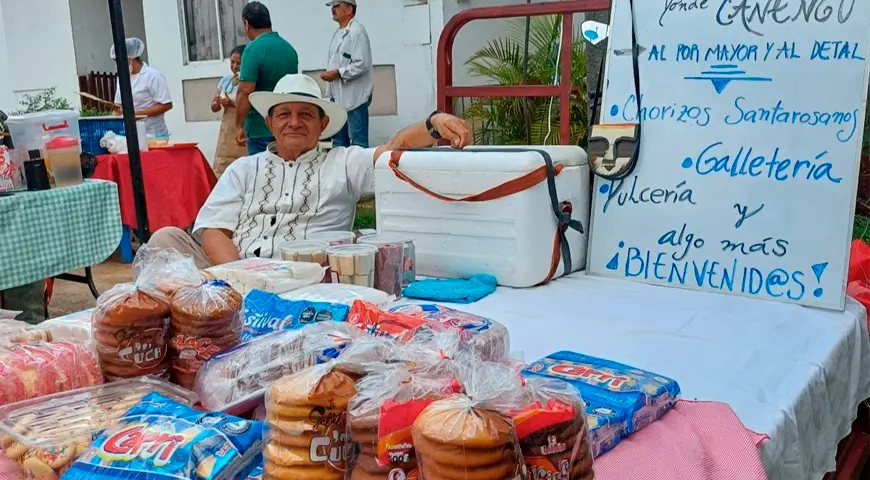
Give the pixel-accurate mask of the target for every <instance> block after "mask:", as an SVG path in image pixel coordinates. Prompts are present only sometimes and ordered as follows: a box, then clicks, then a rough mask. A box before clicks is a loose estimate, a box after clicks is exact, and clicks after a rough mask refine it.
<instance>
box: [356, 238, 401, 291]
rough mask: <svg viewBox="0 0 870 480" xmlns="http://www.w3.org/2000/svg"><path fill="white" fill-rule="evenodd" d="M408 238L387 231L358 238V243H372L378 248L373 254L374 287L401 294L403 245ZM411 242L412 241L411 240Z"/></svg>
mask: <svg viewBox="0 0 870 480" xmlns="http://www.w3.org/2000/svg"><path fill="white" fill-rule="evenodd" d="M409 242H411V241H410V240H409V239H407V238H404V237H400V236H398V235H392V234H388V233H379V234H377V235H368V236H365V237H362V238H360V239H359V244H360V245H372V246H374V247H376V248H377V249H378V253H377V254H376V255H375V288H376V289H378V290H380V291H382V292H386V293H389V294H390V295H395V296H397V297H401V296H402V286H403V284H404V280H405V268H404V267H405V245H406V244H407V243H409ZM411 243H413V242H411Z"/></svg>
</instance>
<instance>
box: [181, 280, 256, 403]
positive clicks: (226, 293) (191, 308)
mask: <svg viewBox="0 0 870 480" xmlns="http://www.w3.org/2000/svg"><path fill="white" fill-rule="evenodd" d="M170 309H171V318H172V322H171V326H172V339H171V340H170V343H169V344H170V348H171V350H172V352H173V356H172V378H173V381H174V382H175V383H177V384H178V385H181V386H182V387H185V388H187V389H193V385H194V381H195V379H196V373H197V372H198V371H199V369H200V367H201V366H202V365H203V363H205V362H206V361H208V360H209V359H211V358H212V357H214V356H215V355H217V354H219V353H221V352H225V351H227V350H229V349H231V348H233V347H235V346H236V345H238V344H239V343H241V339H242V323H243V320H242V296H241V295H240V294H239V293H238V292H236V291H235V290H233V288H232V287H230V285H229V284H228V283H226V282H224V281H220V280H209V281H207V282H204V283H203V284H202V285H197V286H195V287H191V286H187V287H181V288H179V289H178V290H176V291H175V293H174V294H173V295H172V298H171V299H170Z"/></svg>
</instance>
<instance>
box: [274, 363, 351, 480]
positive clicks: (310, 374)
mask: <svg viewBox="0 0 870 480" xmlns="http://www.w3.org/2000/svg"><path fill="white" fill-rule="evenodd" d="M354 395H356V387H355V386H354V381H353V379H352V378H351V377H349V376H348V375H345V374H344V373H341V372H338V371H336V370H334V369H333V368H332V366H331V365H328V364H327V365H318V366H314V367H311V368H308V369H305V370H303V371H301V372H298V373H295V374H292V375H288V376H286V377H284V378H282V379H280V380H278V381H277V382H275V383H274V384H273V385H272V386H271V387H270V388H269V390H268V391H267V392H266V429H265V432H266V433H265V434H264V437H263V457H264V465H263V472H264V478H269V479H299V478H310V479H318V480H343V479H344V478H345V470H346V457H347V452H348V448H347V445H346V443H347V406H348V402H349V401H350V399H351V398H353V396H354Z"/></svg>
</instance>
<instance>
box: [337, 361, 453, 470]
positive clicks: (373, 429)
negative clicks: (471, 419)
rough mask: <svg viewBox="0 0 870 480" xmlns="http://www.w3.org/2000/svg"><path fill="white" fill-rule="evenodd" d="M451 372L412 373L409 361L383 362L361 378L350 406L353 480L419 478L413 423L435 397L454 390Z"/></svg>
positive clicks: (444, 395)
mask: <svg viewBox="0 0 870 480" xmlns="http://www.w3.org/2000/svg"><path fill="white" fill-rule="evenodd" d="M454 387H456V384H455V383H454V382H451V381H450V379H449V378H448V377H445V376H442V375H437V374H433V373H419V372H415V373H413V374H412V372H411V370H410V369H409V368H408V366H406V365H405V364H401V363H397V364H392V365H384V364H382V365H379V366H377V367H373V368H371V369H370V370H369V372H368V374H367V375H366V376H365V377H364V378H362V379H361V380H360V381H358V382H357V392H358V393H357V395H356V396H355V397H353V399H351V401H350V405H349V408H348V434H349V440H350V441H351V442H352V443H353V445H354V447H355V448H354V452H355V455H354V456H353V457H352V458H350V459H349V460H348V461H349V470H350V475H349V478H351V479H384V480H391V479H395V478H418V471H417V457H416V454H415V452H414V444H413V439H412V438H411V426H412V425H413V423H414V420H416V419H417V416H418V415H419V414H420V412H422V411H423V409H425V408H426V407H427V406H429V404H431V403H432V402H434V401H436V400H439V399H442V398H445V397H447V396H448V395H450V394H451V393H454V392H455V390H456V389H455V388H454Z"/></svg>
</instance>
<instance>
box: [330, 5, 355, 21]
mask: <svg viewBox="0 0 870 480" xmlns="http://www.w3.org/2000/svg"><path fill="white" fill-rule="evenodd" d="M352 14H353V7H351V6H350V4H349V3H344V2H341V3H338V4H336V5H333V6H332V19H333V20H335V21H336V22H342V21H344V20H347V19H349V18H350V17H351V15H352Z"/></svg>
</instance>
